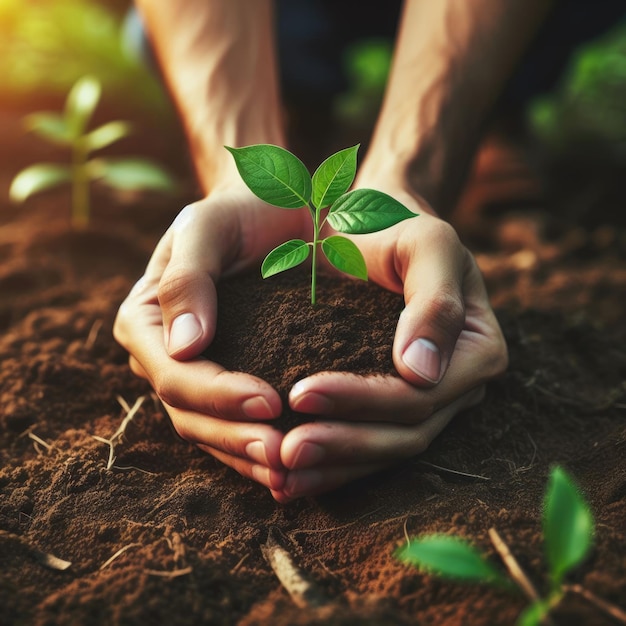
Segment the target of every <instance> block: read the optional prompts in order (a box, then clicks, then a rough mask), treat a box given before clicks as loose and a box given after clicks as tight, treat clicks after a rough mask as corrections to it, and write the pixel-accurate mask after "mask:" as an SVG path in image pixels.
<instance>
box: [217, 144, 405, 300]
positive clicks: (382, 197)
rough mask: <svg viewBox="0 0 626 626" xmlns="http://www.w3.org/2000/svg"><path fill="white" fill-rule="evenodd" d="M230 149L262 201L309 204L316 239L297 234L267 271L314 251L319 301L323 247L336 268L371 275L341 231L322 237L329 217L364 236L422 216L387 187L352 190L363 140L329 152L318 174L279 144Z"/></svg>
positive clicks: (266, 264) (274, 254)
mask: <svg viewBox="0 0 626 626" xmlns="http://www.w3.org/2000/svg"><path fill="white" fill-rule="evenodd" d="M226 149H227V150H228V151H229V152H230V153H231V154H232V155H233V157H234V159H235V163H236V165H237V169H238V171H239V174H240V175H241V178H242V179H243V181H244V183H245V184H246V185H247V186H248V187H249V188H250V190H251V191H252V193H254V194H255V195H256V196H258V197H259V198H260V199H261V200H264V201H265V202H267V203H269V204H271V205H273V206H276V207H279V208H282V209H296V210H297V209H301V208H303V207H307V208H308V210H309V212H310V214H311V219H312V221H313V241H311V242H306V241H303V240H302V239H291V240H290V241H287V242H285V243H283V244H281V245H279V246H278V247H276V248H274V250H272V251H271V252H270V253H269V254H268V255H267V256H266V257H265V260H264V261H263V264H262V265H261V274H262V276H263V278H268V277H269V276H273V275H274V274H278V273H279V272H284V271H285V270H288V269H291V268H293V267H296V266H297V265H300V264H301V263H303V262H304V261H306V260H307V259H308V257H309V254H311V260H312V264H311V304H313V305H314V304H315V303H316V286H317V258H318V250H319V249H321V251H322V253H323V254H324V256H325V257H326V258H327V259H328V261H329V262H330V264H331V265H332V266H333V267H335V268H337V269H338V270H340V271H342V272H344V273H346V274H348V275H350V276H354V277H356V278H360V279H362V280H367V268H366V265H365V259H364V258H363V255H362V254H361V251H360V250H359V249H358V248H357V246H356V245H355V244H354V243H353V242H352V241H351V240H350V239H348V238H347V237H342V236H341V235H330V236H329V237H326V238H321V232H322V228H323V227H324V225H325V224H326V222H328V224H329V225H330V226H331V227H332V228H333V229H334V230H336V231H338V232H341V233H347V234H352V235H363V234H366V233H374V232H377V231H379V230H383V229H385V228H389V227H390V226H393V225H394V224H397V223H398V222H401V221H402V220H405V219H408V218H410V217H415V216H416V213H413V212H412V211H410V210H409V209H408V208H406V207H405V206H404V205H403V204H401V203H400V202H398V201H397V200H395V199H394V198H392V197H391V196H389V195H387V194H385V193H382V192H381V191H375V190H373V189H356V190H354V191H348V190H349V189H350V187H351V186H352V183H353V181H354V177H355V175H356V155H357V151H358V149H359V146H358V145H356V146H353V147H352V148H346V149H345V150H340V151H339V152H337V153H336V154H333V155H332V156H330V157H328V158H327V159H326V160H325V161H324V162H323V163H322V164H321V165H320V166H319V167H318V168H317V170H316V171H315V173H314V174H313V177H311V175H310V174H309V172H308V170H307V168H306V166H305V165H304V163H302V161H300V159H298V158H297V157H296V156H295V155H293V154H292V153H291V152H289V151H288V150H285V149H284V148H280V147H278V146H272V145H268V144H258V145H253V146H246V147H244V148H229V147H227V148H226ZM323 212H324V213H325V216H323Z"/></svg>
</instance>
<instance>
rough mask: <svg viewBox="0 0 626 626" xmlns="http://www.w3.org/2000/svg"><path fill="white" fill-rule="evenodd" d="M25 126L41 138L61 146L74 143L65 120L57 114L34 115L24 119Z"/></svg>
mask: <svg viewBox="0 0 626 626" xmlns="http://www.w3.org/2000/svg"><path fill="white" fill-rule="evenodd" d="M24 122H25V126H26V128H27V129H28V130H30V131H32V132H33V133H35V134H36V135H38V136H39V137H42V138H43V139H46V140H47V141H50V142H51V143H55V144H58V145H61V146H67V145H69V144H71V143H72V136H71V131H70V129H69V128H68V126H67V124H66V123H65V119H64V118H63V117H61V116H60V115H57V114H56V113H32V114H31V115H27V116H26V117H25V118H24Z"/></svg>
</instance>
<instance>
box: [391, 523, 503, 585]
mask: <svg viewBox="0 0 626 626" xmlns="http://www.w3.org/2000/svg"><path fill="white" fill-rule="evenodd" d="M399 557H400V559H401V560H402V561H406V562H408V563H413V564H414V565H417V566H418V567H419V568H420V569H423V570H424V571H426V572H429V573H432V574H437V575H438V576H442V577H444V578H451V579H454V580H463V581H468V582H479V583H493V582H502V581H503V578H502V577H501V575H500V574H499V573H498V571H497V570H496V569H494V568H493V567H492V566H491V565H490V564H489V563H488V562H487V561H486V560H485V559H484V557H483V556H482V555H481V554H480V552H479V551H478V550H477V549H476V548H474V547H473V546H472V545H470V544H469V543H468V542H466V541H464V540H463V539H461V538H459V537H451V536H448V535H437V534H436V535H429V536H426V537H422V538H419V539H415V540H412V541H411V543H410V545H408V546H406V547H405V548H402V549H401V550H400V551H399Z"/></svg>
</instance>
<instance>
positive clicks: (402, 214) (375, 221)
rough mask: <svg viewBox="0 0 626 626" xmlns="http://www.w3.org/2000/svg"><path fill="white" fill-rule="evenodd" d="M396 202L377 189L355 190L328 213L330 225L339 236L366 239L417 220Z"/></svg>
mask: <svg viewBox="0 0 626 626" xmlns="http://www.w3.org/2000/svg"><path fill="white" fill-rule="evenodd" d="M416 215H417V214H416V213H413V212H412V211H409V209H407V208H406V207H405V206H404V205H403V204H402V203H401V202H398V201H397V200H396V199H395V198H392V197H391V196H389V195H387V194H386V193H383V192H382V191H376V190H374V189H356V190H354V191H349V192H348V193H346V194H344V195H343V196H341V197H340V198H339V199H338V200H337V201H336V202H335V203H334V204H333V205H332V206H331V207H330V210H329V211H328V217H327V220H328V223H329V224H330V225H331V226H332V227H333V228H334V229H335V230H338V231H339V232H340V233H350V234H353V235H363V234H366V233H375V232H377V231H379V230H383V229H385V228H389V227H390V226H393V225H394V224H397V223H398V222H401V221H402V220H406V219H408V218H410V217H415V216H416Z"/></svg>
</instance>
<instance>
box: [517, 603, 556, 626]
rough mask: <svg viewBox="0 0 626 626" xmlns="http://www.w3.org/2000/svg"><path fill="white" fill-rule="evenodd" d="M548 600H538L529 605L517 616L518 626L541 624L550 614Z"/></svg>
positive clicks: (537, 625)
mask: <svg viewBox="0 0 626 626" xmlns="http://www.w3.org/2000/svg"><path fill="white" fill-rule="evenodd" d="M548 610H549V609H548V606H547V604H546V602H544V601H542V600H538V601H537V602H533V603H532V604H530V605H529V606H527V607H526V608H525V609H524V610H523V611H522V612H521V614H520V616H519V617H518V618H517V622H515V624H516V626H540V624H541V622H542V621H543V619H544V618H545V617H546V615H547V614H548Z"/></svg>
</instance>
